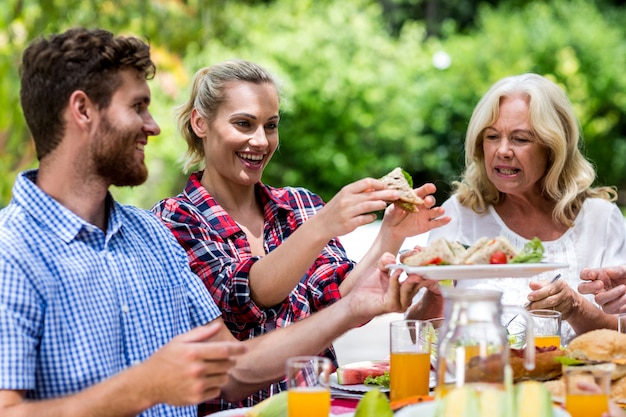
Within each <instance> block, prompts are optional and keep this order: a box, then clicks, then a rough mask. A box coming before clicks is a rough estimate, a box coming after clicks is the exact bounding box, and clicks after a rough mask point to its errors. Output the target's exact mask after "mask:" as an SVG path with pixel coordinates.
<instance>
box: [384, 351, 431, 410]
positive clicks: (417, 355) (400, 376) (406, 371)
mask: <svg viewBox="0 0 626 417" xmlns="http://www.w3.org/2000/svg"><path fill="white" fill-rule="evenodd" d="M429 382H430V353H429V352H392V353H391V359H390V368H389V391H390V392H389V396H390V398H391V401H397V400H402V399H405V398H407V397H411V396H414V395H428V393H429V391H430V388H429Z"/></svg>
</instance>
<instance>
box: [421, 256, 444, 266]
mask: <svg viewBox="0 0 626 417" xmlns="http://www.w3.org/2000/svg"><path fill="white" fill-rule="evenodd" d="M443 264H445V262H444V261H443V259H441V258H440V257H439V256H436V257H434V258H432V259H430V260H429V261H427V262H424V264H423V265H443Z"/></svg>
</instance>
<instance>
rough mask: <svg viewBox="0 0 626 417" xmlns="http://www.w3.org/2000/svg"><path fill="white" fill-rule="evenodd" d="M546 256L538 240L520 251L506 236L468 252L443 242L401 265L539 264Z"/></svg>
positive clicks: (481, 242) (481, 241) (482, 242)
mask: <svg viewBox="0 0 626 417" xmlns="http://www.w3.org/2000/svg"><path fill="white" fill-rule="evenodd" d="M543 253H544V248H543V244H542V243H541V241H540V240H539V239H538V238H536V237H535V238H533V239H531V240H530V241H528V242H527V243H526V244H525V245H524V248H523V249H522V250H521V251H518V250H517V249H515V248H514V247H513V246H512V245H511V243H510V242H509V241H508V239H507V238H505V237H503V236H498V237H495V238H493V239H489V238H486V237H482V238H480V239H478V240H477V241H476V242H475V243H474V244H473V245H471V246H469V247H467V248H466V247H465V246H464V245H463V244H461V243H459V242H450V241H448V240H446V239H445V238H440V239H437V240H435V241H433V242H432V243H431V244H430V245H428V246H427V247H425V248H422V250H420V251H418V252H416V253H414V254H412V255H409V256H406V257H404V258H403V259H402V263H403V264H405V265H409V266H425V265H483V264H506V263H536V262H541V260H542V259H543Z"/></svg>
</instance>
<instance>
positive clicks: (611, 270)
mask: <svg viewBox="0 0 626 417" xmlns="http://www.w3.org/2000/svg"><path fill="white" fill-rule="evenodd" d="M580 278H581V279H582V280H584V281H588V282H583V283H582V284H580V285H579V286H578V291H580V293H581V294H593V295H594V296H595V297H594V298H595V301H596V303H598V304H599V305H600V306H601V307H602V310H604V312H605V313H609V314H617V313H624V312H626V266H623V265H622V266H614V267H605V268H593V269H591V268H585V269H583V270H582V271H581V272H580Z"/></svg>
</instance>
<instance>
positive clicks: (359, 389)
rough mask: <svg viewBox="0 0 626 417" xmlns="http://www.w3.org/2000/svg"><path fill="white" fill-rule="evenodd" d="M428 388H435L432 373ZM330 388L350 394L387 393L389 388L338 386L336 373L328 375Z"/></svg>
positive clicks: (358, 385)
mask: <svg viewBox="0 0 626 417" xmlns="http://www.w3.org/2000/svg"><path fill="white" fill-rule="evenodd" d="M429 385H430V388H435V385H436V375H435V373H434V372H433V371H430V384H429ZM330 386H331V388H335V389H338V390H341V391H350V392H359V393H366V392H368V391H371V390H372V389H374V388H378V389H380V390H381V391H382V392H389V388H383V387H377V386H376V385H363V384H354V385H340V384H339V382H337V373H336V372H333V373H332V374H330Z"/></svg>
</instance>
